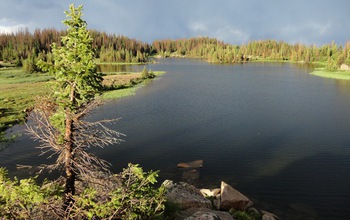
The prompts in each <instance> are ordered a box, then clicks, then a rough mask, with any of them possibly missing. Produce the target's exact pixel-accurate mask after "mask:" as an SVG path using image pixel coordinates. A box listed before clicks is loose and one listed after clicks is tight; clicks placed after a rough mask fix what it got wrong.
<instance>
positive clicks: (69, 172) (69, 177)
mask: <svg viewBox="0 0 350 220" xmlns="http://www.w3.org/2000/svg"><path fill="white" fill-rule="evenodd" d="M66 116H67V118H66V131H65V138H64V139H65V149H64V151H65V171H66V183H65V190H64V206H63V208H64V211H67V209H69V208H70V207H71V206H72V204H73V202H74V200H73V197H72V196H73V195H74V194H75V177H76V174H75V171H74V165H73V160H74V151H73V150H74V142H73V120H72V117H71V115H70V114H69V113H66Z"/></svg>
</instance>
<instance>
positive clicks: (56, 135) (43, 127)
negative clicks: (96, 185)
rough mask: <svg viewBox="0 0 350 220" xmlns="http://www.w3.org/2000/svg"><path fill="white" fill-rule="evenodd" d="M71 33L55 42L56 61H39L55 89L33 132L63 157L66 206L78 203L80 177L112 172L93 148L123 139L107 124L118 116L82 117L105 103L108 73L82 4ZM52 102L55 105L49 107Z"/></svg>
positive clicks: (73, 13) (73, 11) (71, 18)
mask: <svg viewBox="0 0 350 220" xmlns="http://www.w3.org/2000/svg"><path fill="white" fill-rule="evenodd" d="M65 14H66V16H67V18H68V19H67V20H64V21H63V23H64V24H65V25H66V26H67V27H68V29H67V35H66V36H64V37H62V38H61V46H60V47H59V46H57V45H56V44H55V43H53V44H52V54H53V63H51V64H50V63H45V62H43V61H39V62H38V66H39V67H40V68H41V69H42V70H43V71H48V72H50V73H51V74H52V75H54V76H55V81H54V88H53V91H54V93H53V94H52V96H51V97H50V98H49V99H48V100H42V102H43V103H41V104H39V105H38V107H37V108H36V109H35V113H34V118H35V121H36V125H35V126H32V127H29V128H28V130H29V131H30V132H31V133H32V134H33V136H34V138H35V139H38V140H39V141H40V142H41V146H40V148H41V149H42V150H43V152H44V153H45V152H52V153H53V154H52V155H51V156H53V155H57V160H56V163H55V164H54V165H51V166H47V167H48V168H50V169H55V168H62V169H64V170H65V178H66V182H65V192H64V194H65V195H64V208H65V209H67V208H68V207H70V206H71V205H72V202H73V198H72V195H74V193H75V180H76V178H77V176H79V178H83V179H84V178H86V177H88V178H91V177H94V176H96V174H97V173H100V172H101V171H105V172H106V171H107V172H108V165H109V164H108V163H107V162H106V161H103V160H101V159H99V158H97V157H96V156H95V155H93V154H91V153H89V152H88V151H87V149H88V148H90V147H91V146H96V147H104V146H106V145H109V144H115V143H119V142H120V139H119V137H120V135H121V134H120V133H118V132H116V131H113V130H110V129H109V128H107V127H106V126H105V124H106V123H114V122H116V120H105V121H99V122H87V121H84V120H83V119H82V118H83V116H85V115H86V114H88V113H89V112H90V111H91V109H93V108H94V107H96V106H97V105H98V104H99V103H98V101H96V99H95V96H96V95H97V94H99V93H100V91H101V88H102V76H101V74H100V73H98V72H97V69H96V64H95V63H94V52H93V49H92V38H91V36H90V34H89V32H88V30H87V24H86V22H85V21H84V20H82V19H81V16H82V15H83V14H82V6H79V7H78V8H75V6H74V4H72V5H70V6H69V11H65ZM48 103H49V104H50V105H49V106H50V107H49V108H48V107H45V106H47V104H48Z"/></svg>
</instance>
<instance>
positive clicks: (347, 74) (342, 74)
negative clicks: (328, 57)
mask: <svg viewBox="0 0 350 220" xmlns="http://www.w3.org/2000/svg"><path fill="white" fill-rule="evenodd" d="M310 74H312V75H315V76H320V77H325V78H332V79H343V80H350V71H340V70H338V71H329V70H326V69H325V68H316V69H315V70H314V71H313V72H311V73H310Z"/></svg>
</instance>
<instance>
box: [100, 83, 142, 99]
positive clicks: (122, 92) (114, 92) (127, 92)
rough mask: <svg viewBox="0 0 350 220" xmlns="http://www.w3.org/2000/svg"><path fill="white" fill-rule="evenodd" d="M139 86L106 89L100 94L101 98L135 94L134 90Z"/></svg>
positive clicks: (115, 97) (116, 97)
mask: <svg viewBox="0 0 350 220" xmlns="http://www.w3.org/2000/svg"><path fill="white" fill-rule="evenodd" d="M140 87H141V86H140V85H138V86H134V87H130V88H125V89H117V90H112V91H107V92H104V93H103V94H102V98H103V99H118V98H122V97H126V96H132V95H135V94H136V90H137V89H138V88H140Z"/></svg>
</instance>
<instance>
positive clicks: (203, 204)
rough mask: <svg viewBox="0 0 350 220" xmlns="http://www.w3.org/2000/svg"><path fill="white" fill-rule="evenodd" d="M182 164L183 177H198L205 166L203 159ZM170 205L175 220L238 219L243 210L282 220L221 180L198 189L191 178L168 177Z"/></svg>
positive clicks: (251, 215) (167, 188) (167, 191)
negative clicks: (216, 186) (169, 178)
mask: <svg viewBox="0 0 350 220" xmlns="http://www.w3.org/2000/svg"><path fill="white" fill-rule="evenodd" d="M177 166H178V168H185V170H184V171H183V177H184V178H183V180H185V181H186V180H193V179H191V178H190V177H193V178H197V175H196V173H198V171H196V170H197V169H198V168H201V167H202V166H203V161H202V160H196V161H191V162H188V163H179V164H178V165H177ZM163 186H164V187H165V189H166V199H167V203H168V204H167V206H168V207H172V209H173V212H172V213H171V217H172V218H173V219H175V220H180V219H186V220H202V219H206V220H236V219H239V218H238V217H235V216H237V215H239V214H241V215H246V216H250V217H251V218H250V219H263V220H278V219H279V218H278V217H277V216H276V215H275V214H273V213H271V212H268V211H264V210H257V209H256V208H254V203H253V201H251V200H250V199H249V198H248V197H247V196H245V195H243V194H242V193H240V192H239V191H238V190H236V189H235V188H233V187H232V186H230V185H229V184H228V183H226V182H224V181H221V185H220V186H218V188H214V189H198V188H196V187H195V186H194V185H192V184H190V183H187V182H177V183H175V182H173V181H172V180H165V181H164V182H163Z"/></svg>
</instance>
